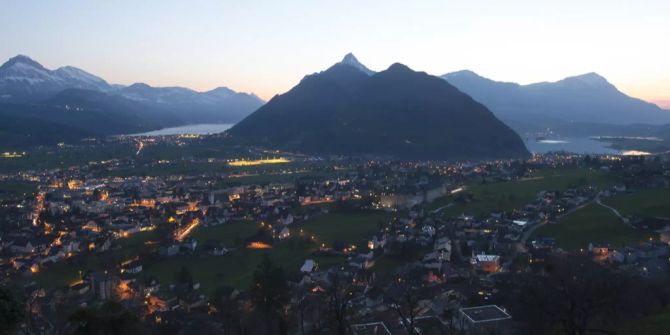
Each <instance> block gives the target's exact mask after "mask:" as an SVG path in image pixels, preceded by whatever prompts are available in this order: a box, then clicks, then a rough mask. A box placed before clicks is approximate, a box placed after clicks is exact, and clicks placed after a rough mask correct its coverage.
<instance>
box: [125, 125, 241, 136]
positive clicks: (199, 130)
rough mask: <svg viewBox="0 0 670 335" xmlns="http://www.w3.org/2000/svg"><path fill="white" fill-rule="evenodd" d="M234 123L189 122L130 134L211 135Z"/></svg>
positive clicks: (224, 129) (228, 127)
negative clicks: (183, 124)
mask: <svg viewBox="0 0 670 335" xmlns="http://www.w3.org/2000/svg"><path fill="white" fill-rule="evenodd" d="M232 126H234V124H228V123H203V124H189V125H185V126H179V127H171V128H163V129H159V130H154V131H149V132H146V133H140V134H130V135H128V136H166V135H183V134H195V135H211V134H218V133H222V132H224V131H226V130H228V129H230V128H231V127H232Z"/></svg>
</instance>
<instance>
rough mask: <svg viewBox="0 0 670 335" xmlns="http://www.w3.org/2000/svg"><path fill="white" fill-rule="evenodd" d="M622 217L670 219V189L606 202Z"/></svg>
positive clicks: (640, 193) (646, 192)
mask: <svg viewBox="0 0 670 335" xmlns="http://www.w3.org/2000/svg"><path fill="white" fill-rule="evenodd" d="M604 202H605V203H606V204H607V205H608V206H612V207H614V208H616V209H617V210H618V211H619V212H620V213H621V215H625V216H629V215H643V216H659V217H664V218H670V189H660V190H647V191H640V192H635V193H631V194H624V195H619V196H615V197H612V198H609V199H606V200H605V201H604Z"/></svg>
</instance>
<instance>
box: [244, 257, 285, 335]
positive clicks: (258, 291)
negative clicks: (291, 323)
mask: <svg viewBox="0 0 670 335" xmlns="http://www.w3.org/2000/svg"><path fill="white" fill-rule="evenodd" d="M251 293H252V298H253V302H254V305H255V307H256V308H258V309H259V310H260V311H261V312H262V314H263V316H264V317H265V321H266V327H265V333H267V334H276V333H277V331H275V328H281V324H282V323H283V322H285V319H286V316H285V315H284V313H283V310H284V305H285V304H286V303H287V302H288V298H289V294H288V284H287V282H286V275H285V274H284V269H282V268H281V267H279V266H275V265H274V263H272V260H271V259H270V257H269V256H268V255H267V254H264V255H263V260H262V261H261V262H260V264H258V267H257V269H256V271H254V275H253V283H252V287H251ZM275 325H278V326H276V327H275ZM278 330H281V329H278Z"/></svg>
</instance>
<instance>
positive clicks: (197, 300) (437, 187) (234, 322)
mask: <svg viewBox="0 0 670 335" xmlns="http://www.w3.org/2000/svg"><path fill="white" fill-rule="evenodd" d="M225 141H226V138H225V136H224V135H221V136H204V137H203V136H197V135H195V136H160V137H119V138H110V139H106V140H92V142H91V143H89V144H84V145H79V146H71V145H64V144H63V145H59V146H58V147H56V148H55V149H54V148H50V149H44V150H43V151H40V152H30V151H28V152H22V153H20V154H9V155H5V156H3V157H2V158H0V159H2V160H3V161H2V162H3V163H7V164H6V165H5V167H6V169H5V170H4V171H2V174H1V175H0V185H2V187H0V188H1V189H2V192H1V193H0V199H1V200H2V203H1V208H0V220H1V222H2V227H1V229H2V233H1V234H2V235H1V238H0V248H1V249H0V250H1V251H2V262H1V263H0V268H1V269H2V270H1V271H2V274H3V276H2V286H3V287H8V288H10V291H11V292H13V294H14V295H15V296H16V297H17V299H18V300H19V301H21V302H22V303H24V304H25V307H24V309H25V313H26V314H27V317H26V318H24V319H23V321H22V323H21V326H20V330H22V331H23V332H24V333H26V334H61V333H63V332H66V333H67V331H68V330H69V331H74V330H76V329H85V327H86V326H87V325H88V324H91V323H92V322H94V321H92V320H93V319H94V320H96V321H95V322H111V323H116V324H117V326H118V327H126V328H117V329H128V332H131V333H133V332H136V333H170V334H181V333H208V334H209V333H212V334H215V333H222V334H245V333H263V332H265V333H283V334H288V333H294V334H323V333H336V334H517V333H548V332H550V331H552V330H553V329H558V328H561V329H563V328H562V327H564V328H565V329H564V330H565V331H566V332H568V333H579V334H582V333H583V332H580V331H585V330H589V331H592V330H593V329H602V330H603V332H606V331H608V329H609V328H608V327H612V326H616V327H622V329H626V328H625V327H631V328H630V329H639V328H637V327H639V324H640V323H646V322H648V321H646V320H647V318H649V317H653V315H657V314H658V313H663V312H666V313H667V308H668V307H667V304H668V301H670V290H668V288H667V287H666V285H663V284H661V283H663V282H664V281H665V282H666V283H667V280H668V278H669V276H670V247H669V244H668V243H669V242H670V202H669V201H670V191H669V190H670V162H669V161H668V157H665V156H663V155H658V156H648V157H645V156H609V155H590V156H588V155H574V154H567V153H551V154H543V155H535V156H533V157H532V158H531V159H528V160H500V161H488V162H477V163H450V162H433V161H426V162H411V161H393V160H387V159H385V158H383V157H361V158H344V157H339V156H328V157H322V156H310V155H297V154H291V153H285V152H279V151H266V150H262V149H258V148H252V147H241V146H238V145H228V146H226V145H223V146H221V145H220V143H224V144H225V143H226V142H225ZM214 142H216V143H217V145H216V148H217V149H216V150H214V149H213V148H214V147H215V146H214V145H212V143H214ZM221 148H222V149H221ZM92 151H97V153H91V152H92ZM110 152H112V153H114V154H113V155H112V154H109V153H110ZM89 153H90V154H89ZM115 155H116V156H115ZM34 156H38V157H34ZM75 156H76V158H73V157H75ZM96 156H97V157H96ZM44 157H50V158H48V160H51V161H53V162H51V163H48V162H47V163H45V162H39V163H37V162H36V161H35V159H37V160H46V159H47V158H44ZM89 157H95V160H91V161H89V160H88V159H89ZM20 159H24V160H25V162H31V163H30V164H31V168H25V167H21V168H18V165H17V168H15V169H13V170H12V164H13V163H12V162H16V161H17V160H20ZM68 160H69V161H68ZM32 162H34V163H32ZM63 162H66V163H63ZM10 163H12V164H10ZM40 164H43V165H40ZM552 269H553V271H552ZM556 269H562V270H561V271H557V270H556ZM563 276H572V278H573V279H574V278H578V279H574V280H573V281H574V282H573V281H571V282H570V283H568V284H565V282H564V281H562V279H564V278H563ZM530 282H532V283H533V284H529V283H530ZM580 282H581V283H583V285H579V284H578V283H580ZM557 283H563V284H564V286H561V285H559V284H557ZM596 288H597V289H596ZM533 290H536V291H533ZM631 294H636V295H637V297H638V298H637V301H638V302H637V303H636V304H629V305H627V306H624V305H626V304H625V301H626V299H627V298H628V297H629V295H631ZM641 295H643V296H645V297H647V298H648V299H640V298H639V297H640V296H641ZM565 304H567V305H570V304H572V305H573V306H581V307H585V306H587V305H586V304H591V305H588V311H584V310H581V311H575V310H569V309H568V310H565V309H561V307H562V306H564V305H565ZM613 315H616V316H617V320H618V321H620V324H616V325H614V324H612V323H611V322H610V321H608V320H611V319H609V318H611V317H612V316H613ZM257 320H263V321H262V322H258V321H257Z"/></svg>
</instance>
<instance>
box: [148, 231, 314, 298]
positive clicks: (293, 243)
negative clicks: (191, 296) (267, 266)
mask: <svg viewBox="0 0 670 335" xmlns="http://www.w3.org/2000/svg"><path fill="white" fill-rule="evenodd" d="M314 250H315V246H314V244H312V243H307V242H306V241H304V240H298V239H291V240H289V241H285V242H282V243H279V244H277V245H275V246H274V247H273V248H272V249H246V248H240V249H237V250H234V251H232V252H230V253H229V254H227V255H224V256H179V257H173V258H169V259H165V260H161V261H159V262H156V263H154V264H147V266H146V270H145V271H144V274H143V276H145V277H148V276H155V277H157V278H158V279H159V280H160V282H161V283H162V284H163V285H164V288H167V285H169V284H170V283H173V282H174V278H175V273H176V272H177V271H179V270H180V269H181V268H182V267H186V268H188V270H189V271H190V272H191V274H192V275H193V278H194V280H195V281H196V282H199V283H200V285H201V288H202V291H203V293H205V294H211V293H213V292H214V291H215V290H216V289H217V288H218V287H220V286H222V285H226V286H232V287H235V288H238V289H243V290H246V289H248V288H249V286H250V285H251V280H252V277H253V272H254V270H255V269H256V267H257V265H258V264H259V263H260V261H261V260H262V258H263V255H264V254H267V255H269V256H270V259H272V261H273V262H274V263H275V264H277V265H280V266H282V267H283V268H284V270H285V271H287V272H293V271H298V270H299V269H300V266H301V265H302V263H303V262H304V261H305V259H307V258H314V257H312V256H310V254H311V252H312V251H314ZM317 261H320V259H318V258H317Z"/></svg>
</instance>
